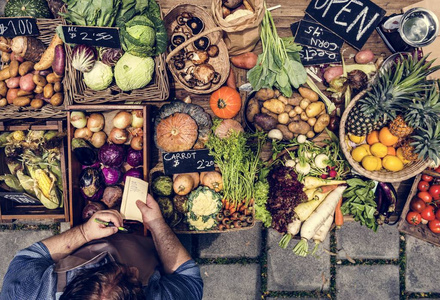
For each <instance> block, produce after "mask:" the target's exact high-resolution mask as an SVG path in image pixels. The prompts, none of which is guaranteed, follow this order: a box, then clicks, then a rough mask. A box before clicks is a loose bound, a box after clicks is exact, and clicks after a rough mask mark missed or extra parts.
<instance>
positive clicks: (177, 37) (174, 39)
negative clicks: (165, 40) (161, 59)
mask: <svg viewBox="0 0 440 300" xmlns="http://www.w3.org/2000/svg"><path fill="white" fill-rule="evenodd" d="M185 41H186V36H185V35H184V34H183V33H180V32H178V33H175V34H173V35H172V36H171V44H172V45H173V46H176V47H177V46H179V45H181V44H183V43H184V42H185Z"/></svg>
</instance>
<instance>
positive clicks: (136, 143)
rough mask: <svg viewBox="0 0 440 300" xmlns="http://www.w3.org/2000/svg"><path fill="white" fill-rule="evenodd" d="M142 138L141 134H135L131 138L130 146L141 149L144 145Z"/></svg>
mask: <svg viewBox="0 0 440 300" xmlns="http://www.w3.org/2000/svg"><path fill="white" fill-rule="evenodd" d="M142 139H143V138H142V136H135V137H134V138H132V139H131V143H130V146H131V148H133V149H134V150H142V147H143V146H144V143H143V141H142Z"/></svg>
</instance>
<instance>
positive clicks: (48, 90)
mask: <svg viewBox="0 0 440 300" xmlns="http://www.w3.org/2000/svg"><path fill="white" fill-rule="evenodd" d="M53 94H54V90H53V85H52V84H51V83H48V84H46V85H45V86H44V89H43V96H44V98H50V97H52V96H53Z"/></svg>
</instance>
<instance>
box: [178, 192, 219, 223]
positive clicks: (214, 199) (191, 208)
mask: <svg viewBox="0 0 440 300" xmlns="http://www.w3.org/2000/svg"><path fill="white" fill-rule="evenodd" d="M221 207H222V202H221V196H220V194H218V193H216V192H215V191H213V190H211V189H210V188H208V187H202V186H200V187H198V188H197V189H196V190H194V191H192V192H191V194H190V195H189V197H188V213H187V214H186V220H187V223H188V224H189V226H190V229H195V230H207V229H211V228H212V227H214V226H215V225H216V220H215V216H216V215H217V213H218V212H219V211H220V209H221Z"/></svg>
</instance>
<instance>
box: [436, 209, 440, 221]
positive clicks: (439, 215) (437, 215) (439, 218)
mask: <svg viewBox="0 0 440 300" xmlns="http://www.w3.org/2000/svg"><path fill="white" fill-rule="evenodd" d="M435 218H436V219H437V220H440V209H437V211H436V212H435Z"/></svg>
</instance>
